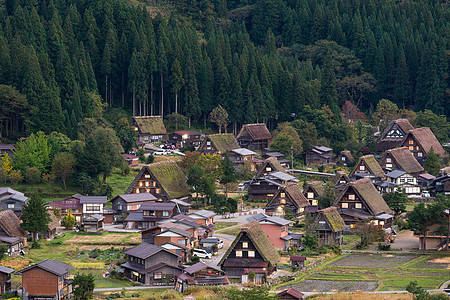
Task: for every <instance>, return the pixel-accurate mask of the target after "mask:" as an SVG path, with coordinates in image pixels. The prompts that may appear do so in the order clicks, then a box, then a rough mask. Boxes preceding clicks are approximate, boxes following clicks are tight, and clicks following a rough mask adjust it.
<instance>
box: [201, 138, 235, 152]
mask: <svg viewBox="0 0 450 300" xmlns="http://www.w3.org/2000/svg"><path fill="white" fill-rule="evenodd" d="M208 138H209V139H210V140H211V143H212V145H213V146H214V148H216V150H217V151H218V152H219V153H220V154H224V153H225V152H227V151H230V150H232V149H237V148H241V147H239V145H238V142H237V141H236V139H235V138H234V136H233V135H232V134H229V133H223V134H211V135H208ZM205 142H206V141H205Z"/></svg>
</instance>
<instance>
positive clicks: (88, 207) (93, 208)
mask: <svg viewBox="0 0 450 300" xmlns="http://www.w3.org/2000/svg"><path fill="white" fill-rule="evenodd" d="M86 211H100V206H98V205H93V204H86Z"/></svg>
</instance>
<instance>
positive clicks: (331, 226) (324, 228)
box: [316, 206, 345, 247]
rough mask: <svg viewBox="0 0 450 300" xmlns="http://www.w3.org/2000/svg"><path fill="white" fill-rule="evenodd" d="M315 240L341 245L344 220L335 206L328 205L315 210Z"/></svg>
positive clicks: (323, 243)
mask: <svg viewBox="0 0 450 300" xmlns="http://www.w3.org/2000/svg"><path fill="white" fill-rule="evenodd" d="M316 220H317V229H316V232H317V241H318V245H319V247H320V246H322V245H330V244H334V245H339V246H340V245H342V239H343V237H344V233H343V232H344V229H345V222H344V219H342V217H341V215H340V214H339V212H338V210H337V208H336V207H333V206H332V207H328V208H325V209H321V210H319V211H318V212H317V215H316Z"/></svg>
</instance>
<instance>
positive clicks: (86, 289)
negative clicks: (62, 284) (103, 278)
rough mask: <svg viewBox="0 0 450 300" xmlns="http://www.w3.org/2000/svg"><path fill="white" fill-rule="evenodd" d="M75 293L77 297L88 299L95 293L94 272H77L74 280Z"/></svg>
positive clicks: (81, 299)
mask: <svg viewBox="0 0 450 300" xmlns="http://www.w3.org/2000/svg"><path fill="white" fill-rule="evenodd" d="M72 286H73V294H74V296H75V298H76V299H79V300H88V299H91V298H92V296H93V294H94V288H95V278H94V275H92V274H77V275H75V277H74V279H73V281H72Z"/></svg>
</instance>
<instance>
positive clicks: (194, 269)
mask: <svg viewBox="0 0 450 300" xmlns="http://www.w3.org/2000/svg"><path fill="white" fill-rule="evenodd" d="M206 268H211V269H214V270H217V271H219V272H222V269H220V268H219V267H216V266H213V265H209V264H205V263H204V262H198V263H196V264H194V265H192V266H188V267H186V268H185V269H184V272H186V273H188V274H191V275H192V274H194V273H195V272H198V271H201V270H203V269H206Z"/></svg>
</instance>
